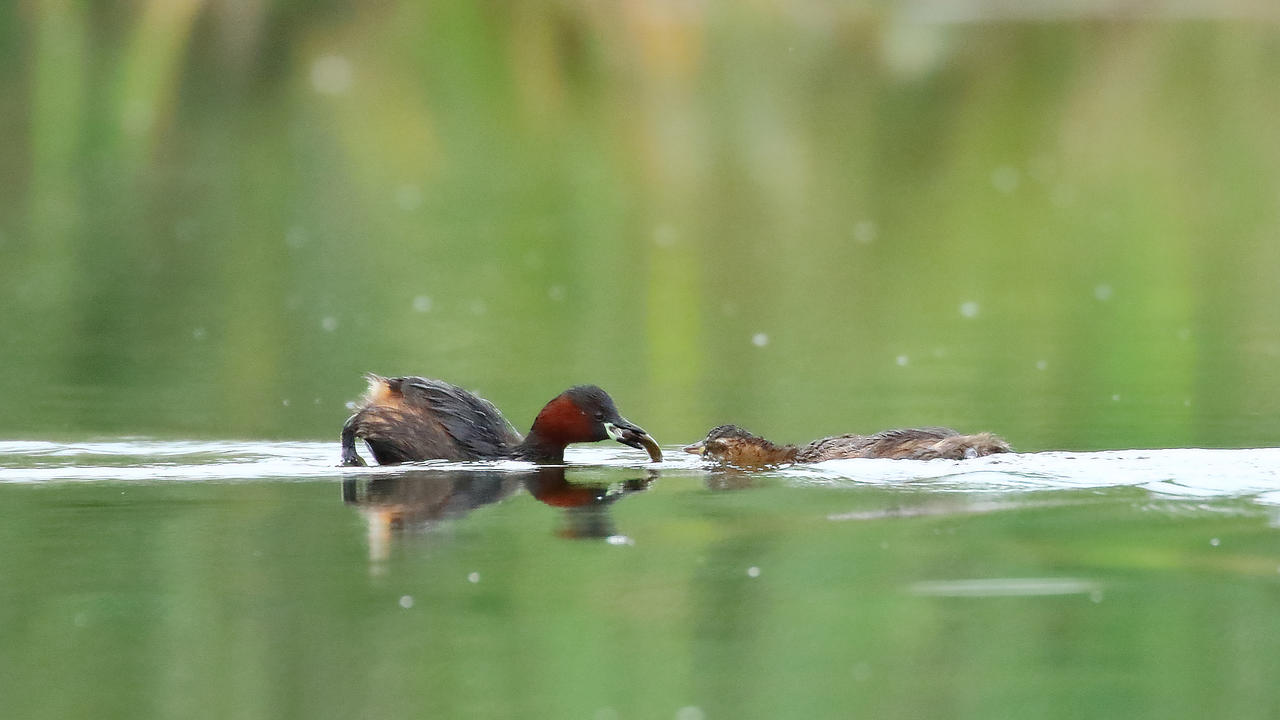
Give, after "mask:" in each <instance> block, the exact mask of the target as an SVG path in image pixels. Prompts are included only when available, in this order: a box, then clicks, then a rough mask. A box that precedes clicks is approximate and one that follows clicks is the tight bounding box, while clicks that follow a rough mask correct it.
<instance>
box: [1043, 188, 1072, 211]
mask: <svg viewBox="0 0 1280 720" xmlns="http://www.w3.org/2000/svg"><path fill="white" fill-rule="evenodd" d="M1049 202H1051V203H1053V206H1054V207H1058V208H1067V207H1071V206H1072V205H1074V204H1075V202H1076V189H1075V188H1073V187H1071V186H1070V185H1064V184H1058V185H1054V186H1053V190H1051V191H1049Z"/></svg>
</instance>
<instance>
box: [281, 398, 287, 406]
mask: <svg viewBox="0 0 1280 720" xmlns="http://www.w3.org/2000/svg"><path fill="white" fill-rule="evenodd" d="M280 404H281V405H284V406H285V407H289V398H285V399H284V400H281V401H280Z"/></svg>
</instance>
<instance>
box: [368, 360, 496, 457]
mask: <svg viewBox="0 0 1280 720" xmlns="http://www.w3.org/2000/svg"><path fill="white" fill-rule="evenodd" d="M392 382H399V385H400V393H401V395H402V396H403V397H404V400H405V404H407V405H409V406H410V407H413V408H416V409H421V410H423V411H425V412H428V413H430V414H431V415H432V416H433V417H434V418H435V419H436V420H437V421H438V422H439V423H440V425H441V426H442V427H443V428H444V430H445V432H447V433H448V434H449V436H450V437H452V438H453V440H454V442H456V443H457V444H458V446H459V447H461V448H463V449H464V450H465V451H466V453H467V454H468V455H470V456H473V457H476V458H497V457H502V456H503V455H506V454H507V453H508V452H509V451H510V450H511V448H512V447H515V446H516V445H518V444H520V440H521V437H520V433H518V432H516V429H515V428H514V427H512V426H511V423H509V422H507V419H506V418H505V417H503V416H502V413H501V412H499V411H498V408H497V407H495V406H494V404H493V403H491V402H489V401H488V400H485V399H484V398H482V397H479V396H477V395H476V394H474V393H470V392H467V391H466V390H463V389H462V388H460V387H458V386H456V385H451V384H449V383H447V382H444V381H442V380H429V379H427V378H421V377H402V378H392Z"/></svg>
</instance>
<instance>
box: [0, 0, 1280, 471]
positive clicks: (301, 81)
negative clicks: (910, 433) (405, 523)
mask: <svg viewBox="0 0 1280 720" xmlns="http://www.w3.org/2000/svg"><path fill="white" fill-rule="evenodd" d="M946 7H947V6H946V5H945V4H937V5H933V4H930V3H927V2H899V3H880V2H875V3H872V2H862V3H851V4H845V5H843V6H841V7H840V8H838V9H836V8H832V7H827V6H823V5H822V4H817V3H805V2H757V3H747V4H740V3H716V4H696V3H683V2H654V3H646V2H622V3H580V2H572V1H567V0H566V1H560V2H553V3H533V2H512V3H499V4H475V3H466V2H440V3H398V2H380V3H369V4H346V3H338V2H327V3H320V4H317V5H312V4H305V3H293V2H283V1H279V2H271V1H270V0H268V1H266V2H251V3H243V2H231V1H230V0H205V1H200V0H188V1H185V2H170V1H167V0H148V1H143V2H137V3H131V4H128V5H126V6H117V5H111V4H101V3H90V2H77V1H75V0H37V1H34V2H22V3H9V4H7V5H5V6H4V8H3V9H0V37H3V39H4V41H3V42H2V43H0V55H2V56H3V58H4V60H5V62H3V63H0V79H3V82H4V85H5V87H6V88H9V92H8V101H7V102H5V103H3V104H2V105H0V130H2V131H3V133H4V136H5V137H6V138H8V139H9V142H7V143H5V145H4V147H3V148H0V253H2V254H3V258H4V262H3V263H0V285H2V287H3V290H0V293H2V295H0V297H2V298H3V303H4V305H5V307H6V310H7V311H6V312H4V313H3V314H2V316H0V317H2V318H3V319H0V333H3V337H4V338H5V343H4V345H5V349H4V350H3V355H2V356H0V358H2V359H0V368H3V370H4V372H3V373H0V395H2V396H3V397H4V398H5V407H6V408H7V409H9V412H6V413H4V414H3V419H0V434H4V435H7V436H50V435H57V434H61V435H68V436H74V435H83V434H86V433H91V434H151V435H159V436H213V437H306V438H324V437H330V436H333V437H336V434H337V430H338V427H339V426H340V424H341V421H342V419H343V417H344V416H345V415H344V413H345V409H344V403H345V402H346V401H348V400H350V399H353V398H354V397H355V396H356V395H358V393H359V392H360V390H361V387H362V382H361V380H360V373H361V372H363V371H365V370H373V371H378V372H385V373H419V374H425V375H429V376H433V377H441V378H445V379H448V380H450V381H453V382H456V383H459V384H462V385H463V386H466V387H469V388H475V389H478V390H480V391H481V392H482V393H483V394H484V395H485V396H486V397H488V398H490V399H492V400H493V401H495V402H496V403H497V404H498V405H499V406H500V407H502V408H504V411H505V412H507V414H508V415H509V416H511V417H513V418H527V417H532V413H533V411H534V410H536V408H537V407H539V406H541V404H542V403H543V402H545V401H546V400H547V399H548V398H549V397H551V396H552V395H554V394H555V393H556V392H558V391H559V390H560V389H562V388H563V387H566V386H568V385H569V384H572V383H576V382H596V383H599V384H601V385H602V386H604V387H605V388H606V389H608V390H609V391H610V392H611V393H613V394H614V396H615V397H616V398H618V401H619V403H620V404H623V405H625V406H626V407H627V408H628V410H629V411H630V412H632V413H633V414H634V417H636V418H638V419H639V421H642V422H643V423H644V424H645V426H646V427H649V428H652V429H653V430H654V434H655V436H656V437H658V438H659V439H660V440H661V441H663V442H665V443H672V442H679V441H686V440H692V439H694V438H695V437H697V436H699V435H700V434H701V433H702V432H704V431H705V430H706V428H707V427H710V426H711V425H714V424H717V423H719V422H724V421H734V422H738V423H741V424H743V425H745V426H747V427H751V428H753V429H756V430H758V431H761V432H765V433H767V434H769V435H771V436H777V437H779V439H781V440H788V441H790V440H805V439H809V438H812V437H817V436H820V435H824V434H830V433H833V432H848V431H855V430H861V431H870V430H875V429H879V428H883V427H889V426H894V425H908V424H948V425H953V426H956V427H958V428H960V429H962V430H993V431H997V432H1000V433H1002V434H1004V435H1006V436H1007V437H1008V438H1009V439H1010V441H1011V442H1012V443H1013V444H1014V445H1015V446H1016V447H1018V448H1020V449H1038V448H1049V447H1053V448H1074V449H1090V448H1101V447H1123V446H1180V445H1221V446H1241V445H1274V444H1276V443H1277V439H1278V438H1280V415H1278V414H1277V413H1276V411H1275V408H1276V407H1277V404H1278V403H1280V382H1277V380H1280V377H1278V375H1280V372H1278V371H1277V368H1278V367H1280V310H1278V309H1277V308H1280V283H1277V282H1276V271H1277V269H1280V133H1277V132H1276V124H1275V118H1277V117H1280V84H1277V83H1276V81H1275V79H1276V78H1277V77H1280V32H1278V26H1277V19H1276V17H1275V12H1274V9H1273V8H1271V7H1270V6H1269V5H1266V4H1262V3H1258V4H1250V3H1247V2H1236V3H1233V4H1231V8H1230V11H1229V12H1227V11H1222V12H1221V13H1220V14H1221V15H1225V16H1231V17H1236V18H1239V19H1235V20H1218V19H1213V18H1208V19H1201V20H1198V21H1194V22H1193V21H1173V20H1168V19H1164V18H1161V17H1160V16H1159V13H1158V12H1155V11H1153V12H1151V13H1150V14H1147V15H1145V16H1142V17H1125V18H1121V19H1110V18H1107V17H1105V12H1106V8H1107V4H1106V3H1093V4H1091V7H1092V8H1094V11H1095V12H1097V13H1099V14H1098V15H1089V16H1087V17H1085V16H1079V15H1078V16H1075V17H1073V16H1072V15H1071V13H1065V14H1064V13H1055V12H1053V9H1054V8H1055V7H1058V6H1057V4H1055V3H1043V4H1041V5H1039V6H1038V7H1042V8H1046V12H1047V14H1048V16H1049V19H1047V20H1032V21H1027V18H1026V17H1025V16H1024V17H1022V18H1014V20H1019V21H1017V22H1013V21H1010V18H1004V17H1000V16H998V15H990V16H986V15H984V5H983V4H981V3H979V4H971V7H970V9H971V10H972V11H973V12H974V14H973V15H972V16H966V17H957V16H955V15H954V14H953V13H951V12H950V11H946ZM1062 7H1069V6H1062ZM1118 7H1120V6H1119V5H1117V8H1118ZM1190 7H1192V8H1194V7H1195V4H1194V3H1193V4H1191V5H1190ZM1204 7H1205V8H1206V9H1208V10H1207V11H1213V9H1212V8H1210V7H1209V6H1208V5H1206V6H1204ZM1184 10H1185V8H1184ZM1214 12H1217V11H1214ZM1031 14H1034V13H1033V12H1032V13H1031ZM1190 14H1191V15H1194V14H1195V12H1194V10H1192V11H1191V13H1190Z"/></svg>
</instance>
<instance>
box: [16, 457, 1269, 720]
mask: <svg viewBox="0 0 1280 720" xmlns="http://www.w3.org/2000/svg"><path fill="white" fill-rule="evenodd" d="M666 450H667V458H668V459H667V460H666V461H665V462H664V463H662V464H660V465H657V466H653V465H650V464H647V463H643V462H641V461H642V460H643V457H637V453H635V452H634V451H631V450H629V449H626V448H618V449H613V448H607V447H604V446H601V447H590V448H583V449H575V450H573V451H571V452H570V453H569V455H568V460H569V462H570V465H569V466H568V467H566V468H559V467H556V468H536V467H534V466H531V465H527V464H523V463H509V462H508V463H490V464H486V463H424V464H422V465H420V466H413V467H401V468H377V467H373V468H359V469H341V468H337V467H334V464H335V462H336V459H337V444H336V443H272V442H234V443H233V442H170V441H156V440H146V439H137V438H129V439H104V440H101V441H95V442H84V443H78V444H74V445H61V444H55V443H45V442H7V443H3V444H0V534H2V535H0V539H2V540H3V542H4V545H5V548H6V552H5V553H4V555H3V557H2V559H0V587H2V588H3V590H0V593H3V595H2V597H3V611H0V612H2V614H0V635H2V636H3V638H4V644H5V648H6V650H5V653H4V655H3V658H4V660H3V662H4V667H3V673H0V677H3V680H2V681H0V682H3V683H4V687H3V688H2V689H3V691H4V695H5V697H6V702H7V703H8V706H9V707H10V709H11V711H12V712H14V713H15V716H21V717H67V716H75V715H83V714H85V713H90V714H93V715H95V716H100V717H106V716H126V715H127V716H131V717H138V716H151V717H174V716H183V717H227V716H242V717H349V716H353V715H357V716H365V717H380V716H389V715H404V714H410V715H433V716H445V717H495V718H497V717H516V716H518V717H548V718H551V717H555V718H561V717H584V718H597V717H694V716H697V717H709V718H715V717H733V718H744V717H746V718H749V717H760V718H765V717H832V718H835V717H848V716H850V715H864V714H865V715H874V716H879V717H903V718H907V717H930V716H932V717H944V716H945V717H975V718H977V717H1015V716H1027V715H1035V716H1041V717H1078V716H1080V715H1081V714H1082V713H1084V714H1090V715H1093V716H1115V717H1120V716H1124V717H1152V718H1156V717H1209V716H1226V715H1230V716H1238V717H1259V718H1262V717H1269V716H1271V715H1272V714H1274V712H1276V711H1277V710H1278V709H1280V692H1277V691H1276V690H1275V686H1274V683H1273V682H1271V678H1273V677H1274V676H1275V673H1276V672H1277V671H1280V665H1277V658H1280V619H1277V618H1280V615H1278V614H1277V613H1276V612H1275V608H1276V607H1277V603H1280V545H1278V544H1277V542H1276V533H1277V532H1278V531H1277V526H1278V525H1280V476H1278V473H1280V470H1278V469H1277V468H1280V450H1276V449H1260V450H1163V451H1122V452H1102V453H1040V454H1015V455H1008V456H992V457H988V458H979V459H976V460H968V461H929V462H919V461H905V460H903V461H861V460H850V461H833V462H828V463H822V464H818V465H814V466H805V467H792V468H784V469H779V470H777V471H773V472H763V473H750V474H746V473H739V472H728V471H718V470H712V469H708V468H704V467H703V466H702V465H701V464H700V463H699V462H698V461H697V459H696V458H693V457H691V456H686V455H683V454H681V453H679V451H678V448H676V447H668V448H666ZM55 669H56V670H55Z"/></svg>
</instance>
